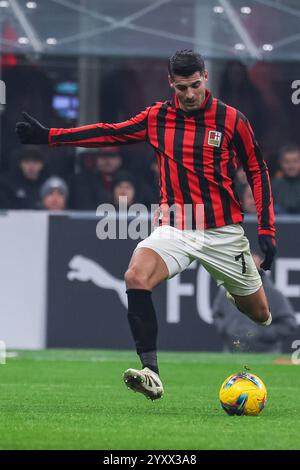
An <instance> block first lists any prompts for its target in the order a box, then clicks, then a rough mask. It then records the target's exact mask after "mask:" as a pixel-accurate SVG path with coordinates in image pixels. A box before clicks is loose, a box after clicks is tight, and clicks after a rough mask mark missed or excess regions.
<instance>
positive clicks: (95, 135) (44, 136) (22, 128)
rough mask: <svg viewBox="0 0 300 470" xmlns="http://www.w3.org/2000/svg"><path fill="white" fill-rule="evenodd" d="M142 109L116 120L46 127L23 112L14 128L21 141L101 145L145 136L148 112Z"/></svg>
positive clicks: (128, 141) (122, 142)
mask: <svg viewBox="0 0 300 470" xmlns="http://www.w3.org/2000/svg"><path fill="white" fill-rule="evenodd" d="M149 110H150V108H147V109H145V110H144V111H142V112H141V113H139V114H137V115H136V116H134V117H132V118H131V119H128V120H127V121H123V122H119V123H116V124H109V123H97V124H90V125H87V126H81V127H72V128H69V129H64V128H61V129H58V128H51V129H49V128H47V127H44V126H43V125H42V124H40V123H39V122H38V121H37V120H36V119H34V118H33V117H32V116H29V114H27V113H23V117H24V120H25V121H24V122H18V123H17V125H16V132H17V134H18V136H19V139H20V141H21V143H22V144H38V145H39V144H48V145H49V146H50V147H55V146H61V145H71V146H76V147H103V146H105V145H109V146H111V145H114V144H115V145H121V144H130V143H135V142H142V141H145V140H147V126H148V113H149Z"/></svg>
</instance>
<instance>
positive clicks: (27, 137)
mask: <svg viewBox="0 0 300 470" xmlns="http://www.w3.org/2000/svg"><path fill="white" fill-rule="evenodd" d="M22 115H23V117H24V119H25V122H24V121H23V122H17V124H16V133H17V134H18V137H19V139H20V141H21V143H22V144H48V136H49V129H48V128H47V127H44V126H42V124H41V123H39V122H38V121H37V120H36V119H34V118H33V117H32V116H30V115H29V114H27V113H25V112H23V113H22Z"/></svg>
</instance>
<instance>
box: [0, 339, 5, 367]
mask: <svg viewBox="0 0 300 470" xmlns="http://www.w3.org/2000/svg"><path fill="white" fill-rule="evenodd" d="M0 364H6V344H5V343H4V341H0Z"/></svg>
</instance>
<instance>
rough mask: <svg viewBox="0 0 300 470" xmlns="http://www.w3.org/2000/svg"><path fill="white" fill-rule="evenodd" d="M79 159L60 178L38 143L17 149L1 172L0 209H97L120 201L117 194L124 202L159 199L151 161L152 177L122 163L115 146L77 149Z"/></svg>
mask: <svg viewBox="0 0 300 470" xmlns="http://www.w3.org/2000/svg"><path fill="white" fill-rule="evenodd" d="M79 160H80V165H79V166H80V168H79V171H77V172H76V173H75V172H74V173H71V174H70V175H69V176H68V177H67V178H65V179H63V178H62V177H61V176H57V175H53V174H52V172H51V167H50V168H49V165H47V163H46V161H45V158H44V155H43V149H42V148H38V147H37V146H26V147H24V148H23V149H20V150H18V152H17V154H16V155H15V156H14V159H13V162H14V165H13V167H12V168H11V169H10V170H9V171H7V172H4V173H2V174H0V209H44V210H52V211H63V210H66V209H69V210H85V211H95V210H96V209H97V207H98V206H99V205H100V204H103V203H110V204H113V205H115V206H116V207H118V205H119V198H120V197H121V196H122V197H126V198H127V204H128V206H129V205H131V204H134V203H136V202H139V203H142V204H144V205H146V206H147V207H150V206H151V204H156V203H158V197H159V189H158V174H157V166H156V163H155V161H153V163H152V164H151V165H149V173H150V179H151V180H152V183H150V182H148V181H146V179H145V178H144V180H142V179H141V178H139V177H138V175H137V174H135V173H134V172H132V171H130V170H128V169H127V168H126V167H125V166H124V165H123V157H122V155H121V152H120V149H119V148H118V147H104V148H98V149H95V150H94V149H92V150H90V149H89V150H88V151H84V152H81V154H80V157H79Z"/></svg>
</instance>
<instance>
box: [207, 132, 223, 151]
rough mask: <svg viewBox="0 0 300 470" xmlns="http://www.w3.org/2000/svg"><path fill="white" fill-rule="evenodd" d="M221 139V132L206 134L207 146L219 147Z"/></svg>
mask: <svg viewBox="0 0 300 470" xmlns="http://www.w3.org/2000/svg"><path fill="white" fill-rule="evenodd" d="M221 139H222V132H218V131H209V133H208V140H207V143H208V145H212V146H213V147H220V145H221Z"/></svg>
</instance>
